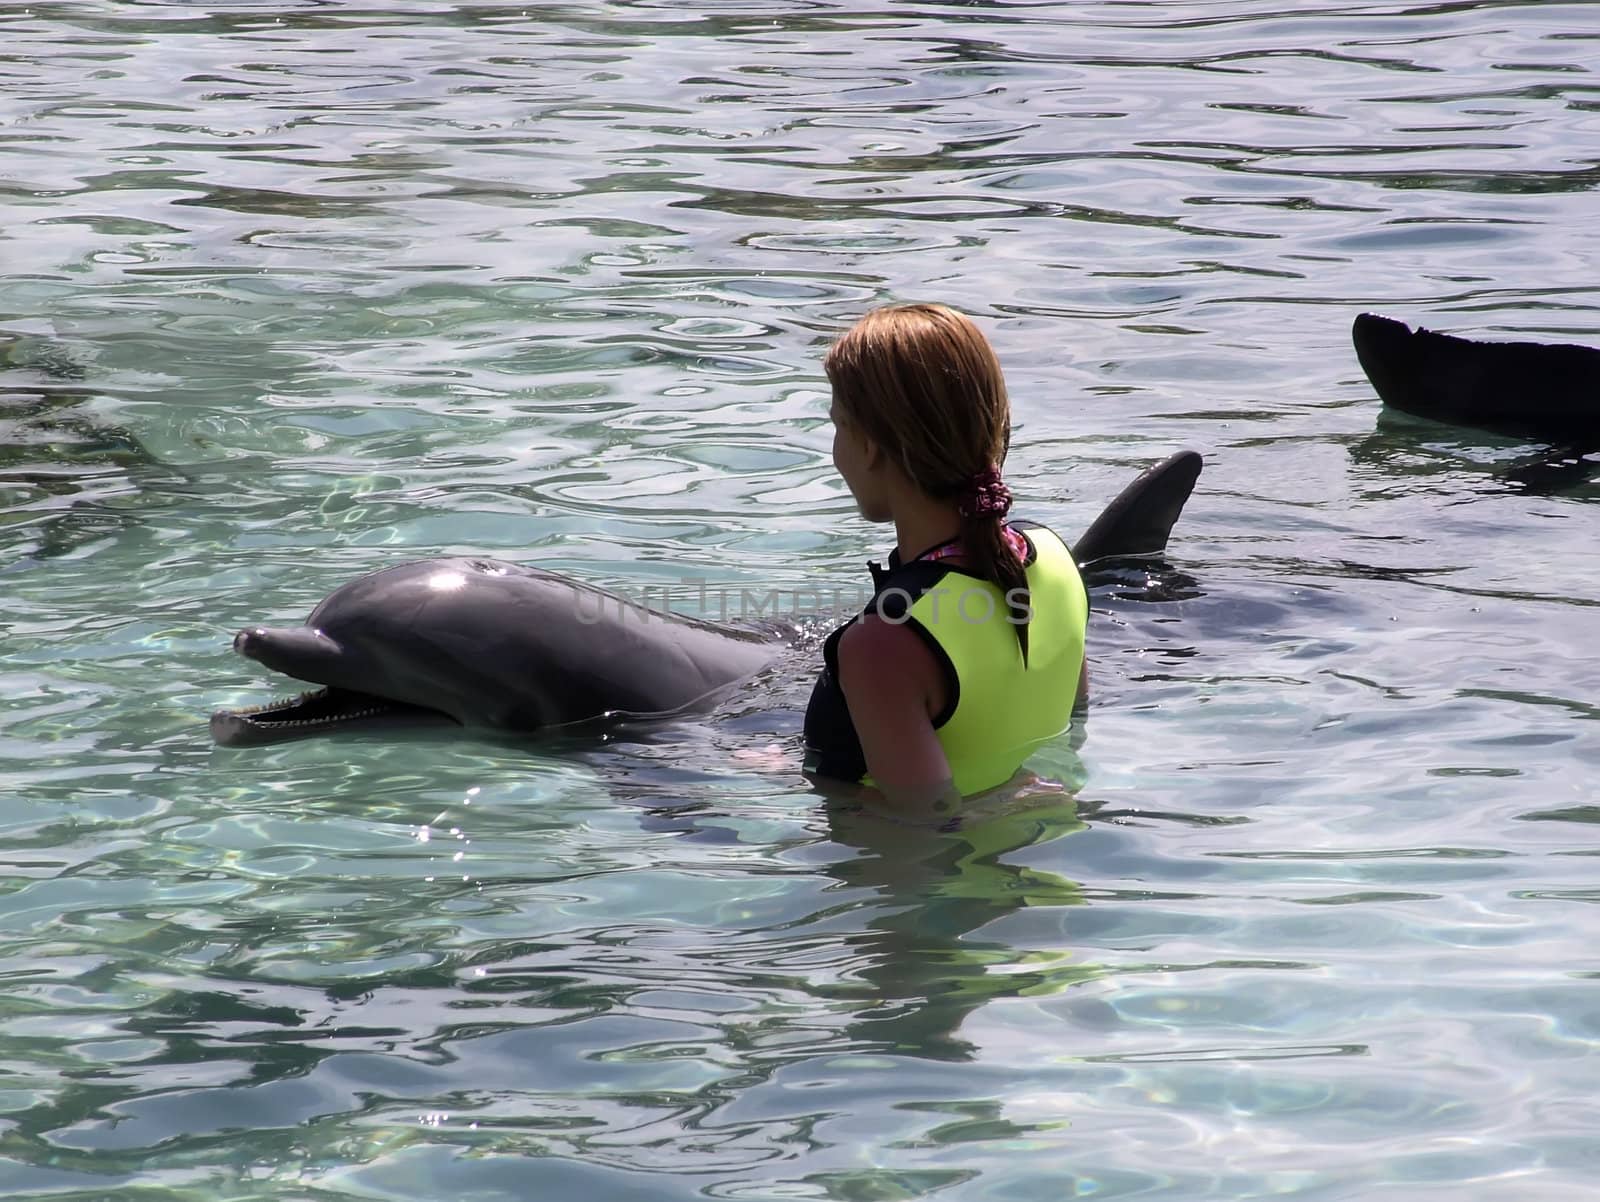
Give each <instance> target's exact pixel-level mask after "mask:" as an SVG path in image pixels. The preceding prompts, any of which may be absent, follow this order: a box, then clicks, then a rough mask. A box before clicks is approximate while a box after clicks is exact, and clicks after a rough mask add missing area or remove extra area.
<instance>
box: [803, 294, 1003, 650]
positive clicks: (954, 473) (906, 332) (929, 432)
mask: <svg viewBox="0 0 1600 1202" xmlns="http://www.w3.org/2000/svg"><path fill="white" fill-rule="evenodd" d="M822 367H823V370H824V371H825V372H827V374H828V382H829V383H830V384H831V385H832V386H833V403H834V408H835V412H836V413H837V415H838V416H839V417H840V418H841V419H842V420H843V421H844V422H845V424H847V425H849V426H851V427H852V428H854V429H856V430H859V431H860V432H862V433H864V434H866V435H867V437H869V438H870V439H872V441H873V442H874V443H876V444H877V445H878V447H879V448H880V449H881V450H882V451H883V453H884V454H886V455H888V456H890V457H891V458H892V459H893V460H894V461H895V462H896V463H898V465H899V467H900V469H901V470H902V471H903V472H904V473H905V475H906V477H907V479H909V480H910V481H911V482H912V483H913V484H915V485H916V486H917V487H918V488H920V489H922V491H923V492H925V493H927V494H928V495H929V496H930V497H932V498H934V499H935V500H939V501H959V500H960V499H961V498H963V497H964V496H965V495H966V494H967V493H968V491H969V490H970V489H971V488H972V486H973V483H974V481H975V480H977V479H978V478H979V477H981V476H982V475H983V473H985V472H987V471H998V470H999V468H1000V466H1001V465H1002V464H1003V463H1004V462H1005V458H1006V451H1007V450H1008V449H1009V447H1010V444H1011V402H1010V400H1009V399H1008V398H1007V396H1006V381H1005V376H1004V375H1003V374H1002V372H1001V370H1000V361H999V359H998V358H996V357H995V353H994V348H993V347H991V346H990V345H989V340H988V339H987V338H985V337H984V336H983V333H982V331H980V330H979V329H978V327H977V326H975V325H974V324H973V323H972V321H971V320H970V319H969V318H967V317H965V316H963V315H962V314H960V313H957V312H956V311H955V310H954V309H950V308H947V307H946V306H944V305H888V306H885V307H884V308H881V309H874V310H872V311H871V312H869V313H868V314H867V315H866V316H865V317H863V318H862V319H861V320H860V321H858V322H856V324H855V325H853V326H851V327H850V329H848V330H847V331H845V333H844V334H843V335H842V336H841V337H840V338H839V340H838V341H837V342H835V343H834V344H833V346H832V347H830V348H829V350H828V354H827V357H826V358H824V359H823V361H822ZM960 534H961V543H962V549H963V551H964V552H965V554H966V558H967V564H968V570H970V571H971V572H972V573H973V574H974V575H976V576H980V577H982V578H983V579H985V580H989V581H992V582H993V583H994V584H996V585H998V586H999V588H1000V591H1001V592H1002V593H1004V594H1005V595H1006V598H1007V601H1008V603H1009V608H1010V610H1011V619H1012V621H1013V623H1014V624H1015V625H1016V628H1017V641H1018V643H1019V644H1020V645H1021V648H1022V655H1023V659H1024V660H1026V659H1027V655H1028V627H1027V621H1026V619H1027V613H1028V609H1027V606H1028V592H1027V585H1028V579H1027V576H1026V575H1025V574H1024V573H1023V569H1022V563H1021V562H1020V561H1019V560H1018V559H1017V557H1016V554H1015V553H1014V552H1013V551H1012V550H1011V547H1010V544H1008V543H1007V541H1006V538H1005V533H1004V519H1003V518H1002V517H1000V516H998V515H994V516H977V517H968V516H965V514H963V516H962V518H961V531H960Z"/></svg>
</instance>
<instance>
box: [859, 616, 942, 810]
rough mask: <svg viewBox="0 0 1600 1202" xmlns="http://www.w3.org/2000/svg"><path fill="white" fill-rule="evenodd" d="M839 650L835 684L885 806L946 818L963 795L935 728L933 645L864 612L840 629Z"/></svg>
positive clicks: (938, 682)
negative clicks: (837, 684) (929, 647)
mask: <svg viewBox="0 0 1600 1202" xmlns="http://www.w3.org/2000/svg"><path fill="white" fill-rule="evenodd" d="M838 654H839V659H838V663H839V687H840V689H841V690H843V692H844V699H845V703H846V704H847V705H848V706H849V708H850V721H851V722H852V723H853V724H854V726H855V729H856V736H857V737H858V738H859V739H860V740H861V750H862V752H863V753H864V755H865V756H866V760H867V773H868V775H870V776H871V777H872V780H873V783H874V784H875V785H877V787H878V790H879V791H880V792H881V793H882V794H883V798H884V801H885V802H886V803H887V808H888V809H890V810H892V811H894V812H895V813H896V814H906V815H909V814H920V815H924V816H927V817H933V818H941V817H949V816H950V815H951V814H953V813H954V812H955V809H956V807H957V806H958V805H959V804H960V802H961V794H960V793H959V792H957V790H956V787H955V780H954V775H953V773H951V771H950V762H949V761H948V760H947V759H946V758H945V754H944V748H943V747H941V746H940V745H939V737H938V735H936V734H935V733H934V730H933V715H935V714H937V713H938V712H939V711H940V710H941V709H943V708H944V703H945V686H944V680H943V677H942V676H941V674H940V671H939V665H938V664H937V663H936V662H935V660H934V656H933V652H932V651H930V650H929V649H928V647H927V645H926V644H925V643H923V641H922V640H921V639H920V638H918V637H917V635H916V634H915V633H914V632H913V631H911V630H909V629H907V628H906V627H905V626H903V625H897V624H895V623H893V622H886V621H884V620H883V619H882V618H880V617H877V616H876V615H868V616H866V617H864V618H862V619H861V620H860V621H858V622H856V623H855V624H854V625H853V626H851V627H850V629H849V630H847V631H845V633H844V635H843V637H841V638H840V640H839V652H838Z"/></svg>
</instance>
